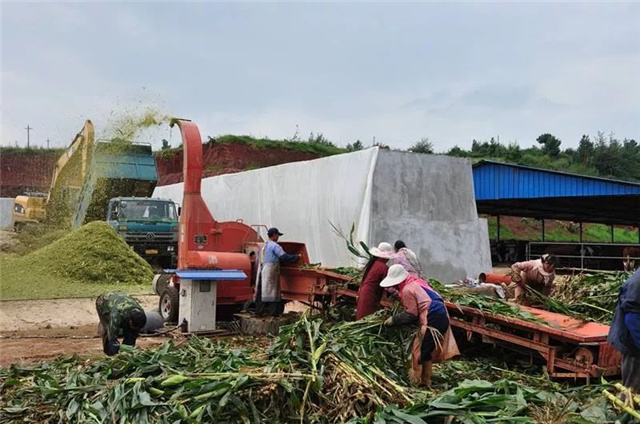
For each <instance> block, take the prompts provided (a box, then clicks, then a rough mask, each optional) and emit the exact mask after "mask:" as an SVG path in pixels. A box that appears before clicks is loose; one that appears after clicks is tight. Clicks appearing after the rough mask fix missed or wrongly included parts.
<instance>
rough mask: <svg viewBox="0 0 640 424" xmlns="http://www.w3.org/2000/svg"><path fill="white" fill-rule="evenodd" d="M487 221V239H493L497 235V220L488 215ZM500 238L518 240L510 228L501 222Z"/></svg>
mask: <svg viewBox="0 0 640 424" xmlns="http://www.w3.org/2000/svg"><path fill="white" fill-rule="evenodd" d="M487 221H488V223H489V240H495V239H496V238H497V236H498V221H497V219H496V218H495V217H493V216H490V217H488V218H487ZM500 240H518V238H517V237H516V236H515V234H513V232H511V229H509V228H508V227H506V226H504V225H502V224H501V225H500Z"/></svg>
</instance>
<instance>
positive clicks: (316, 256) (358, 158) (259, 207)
mask: <svg viewBox="0 0 640 424" xmlns="http://www.w3.org/2000/svg"><path fill="white" fill-rule="evenodd" d="M377 156H378V149H377V148H372V149H367V150H363V151H360V152H355V153H349V154H342V155H336V156H331V157H328V158H323V159H316V160H313V161H305V162H294V163H288V164H285V165H279V166H273V167H269V168H263V169H257V170H254V171H247V172H242V173H238V174H228V175H221V176H218V177H210V178H205V179H203V181H202V197H203V198H204V200H205V202H206V203H207V205H208V206H209V209H210V210H211V213H212V214H213V216H214V218H215V219H216V220H218V221H234V220H236V219H242V220H243V221H244V222H245V223H246V224H249V225H252V224H264V225H266V226H267V227H277V228H278V229H279V230H280V232H282V233H284V236H283V237H281V240H289V241H299V242H304V243H305V244H306V245H307V251H308V252H309V257H310V260H311V262H314V263H316V262H321V263H322V264H323V265H326V266H344V265H353V264H354V263H355V262H354V259H353V258H352V257H351V256H350V254H349V252H348V250H347V248H346V244H345V242H344V240H342V239H340V238H339V237H337V236H336V234H335V233H334V232H333V230H332V227H331V224H330V222H331V223H333V224H334V225H336V226H337V227H339V228H342V229H343V230H344V231H345V232H347V233H348V231H349V229H350V228H351V226H352V225H353V224H355V225H356V233H355V235H354V239H356V240H363V241H366V240H368V239H369V229H370V225H371V223H370V219H371V190H372V184H371V180H372V178H373V172H374V170H375V164H376V158H377ZM182 191H183V188H182V183H179V184H173V185H169V186H162V187H157V188H156V190H155V191H154V193H153V195H154V197H163V198H169V199H171V200H173V201H175V202H177V203H181V202H182ZM263 233H264V232H263ZM262 236H263V237H266V234H262Z"/></svg>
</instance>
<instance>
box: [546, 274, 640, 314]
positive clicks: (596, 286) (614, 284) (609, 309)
mask: <svg viewBox="0 0 640 424" xmlns="http://www.w3.org/2000/svg"><path fill="white" fill-rule="evenodd" d="M630 276H631V274H630V273H626V272H618V273H599V274H577V275H574V276H571V277H569V278H567V279H565V280H563V281H560V282H558V283H557V284H556V286H555V288H554V291H553V293H552V300H554V301H556V302H559V303H560V304H561V305H562V306H564V307H565V308H566V309H569V310H570V311H571V313H572V314H574V315H576V316H579V317H581V318H585V317H588V318H589V319H591V320H593V321H597V322H601V323H604V324H609V323H610V322H611V320H612V319H613V313H614V312H615V308H616V304H617V302H618V292H619V291H620V286H622V283H624V282H625V281H626V280H627V279H628V278H629V277H630ZM549 306H551V307H552V308H553V305H549ZM558 312H561V311H558ZM561 313H566V312H561Z"/></svg>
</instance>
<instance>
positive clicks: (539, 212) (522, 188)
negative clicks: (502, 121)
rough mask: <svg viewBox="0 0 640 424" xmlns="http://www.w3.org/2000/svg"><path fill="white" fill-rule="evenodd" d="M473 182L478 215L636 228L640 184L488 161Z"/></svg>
mask: <svg viewBox="0 0 640 424" xmlns="http://www.w3.org/2000/svg"><path fill="white" fill-rule="evenodd" d="M473 182H474V191H475V196H476V204H477V206H478V212H479V213H483V214H489V215H513V216H526V217H532V218H539V219H543V218H544V219H561V220H569V221H579V222H597V223H603V224H617V225H636V226H639V225H640V183H632V182H628V181H619V180H612V179H606V178H599V177H591V176H585V175H579V174H572V173H568V172H560V171H551V170H547V169H540V168H533V167H528V166H521V165H514V164H509V163H501V162H494V161H488V160H483V161H480V162H478V163H476V164H475V165H474V166H473Z"/></svg>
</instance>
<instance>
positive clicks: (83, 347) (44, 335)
mask: <svg viewBox="0 0 640 424" xmlns="http://www.w3.org/2000/svg"><path fill="white" fill-rule="evenodd" d="M34 337H35V338H34ZM56 337H61V338H56ZM72 337H75V338H72ZM168 339H169V337H141V338H139V339H138V341H137V342H136V345H137V347H138V348H140V349H145V348H148V347H153V346H157V345H159V344H161V343H164V342H165V341H167V340H168ZM62 355H81V356H87V357H93V356H101V355H102V341H101V340H100V339H99V338H98V337H96V326H95V325H94V324H91V325H85V326H82V327H74V328H50V329H40V330H31V331H15V332H12V333H4V334H2V338H0V366H8V365H11V364H25V363H31V362H40V361H45V360H51V359H54V358H56V357H58V356H62Z"/></svg>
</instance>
